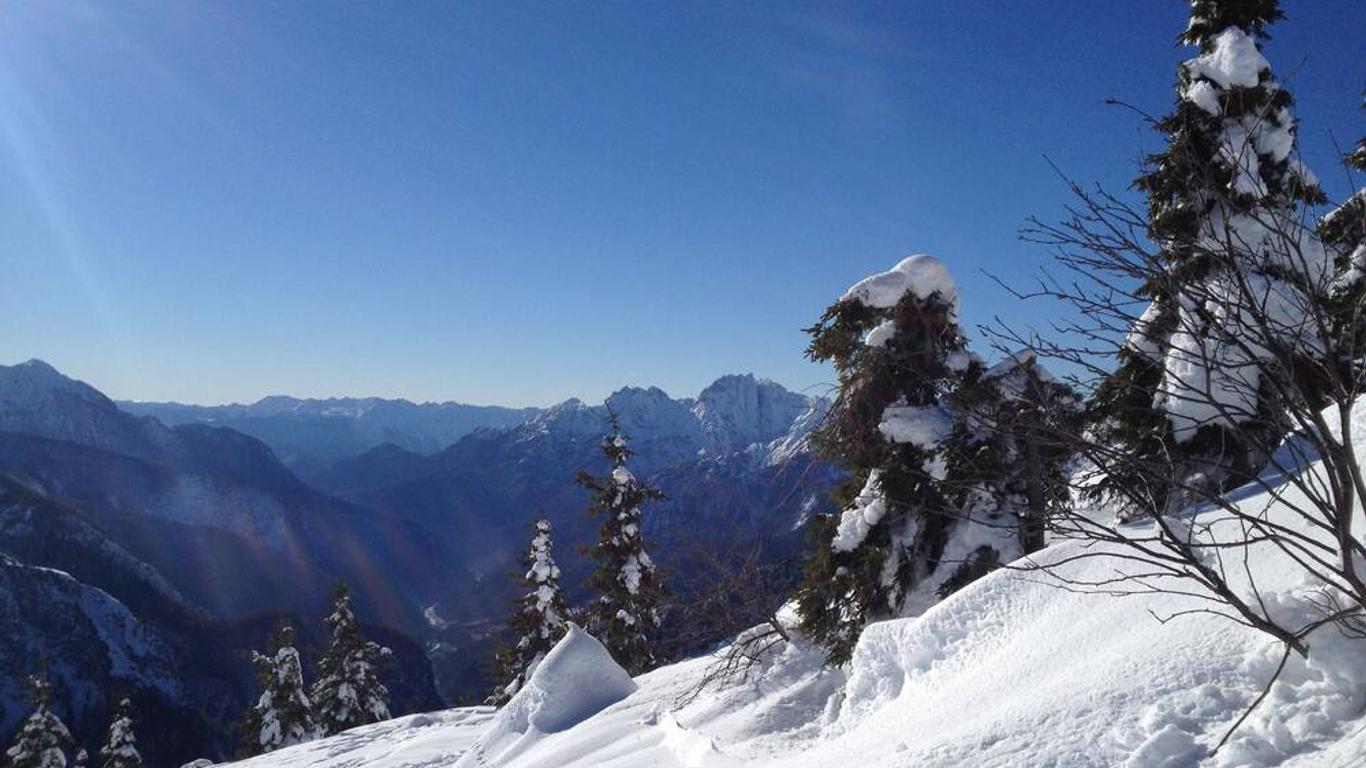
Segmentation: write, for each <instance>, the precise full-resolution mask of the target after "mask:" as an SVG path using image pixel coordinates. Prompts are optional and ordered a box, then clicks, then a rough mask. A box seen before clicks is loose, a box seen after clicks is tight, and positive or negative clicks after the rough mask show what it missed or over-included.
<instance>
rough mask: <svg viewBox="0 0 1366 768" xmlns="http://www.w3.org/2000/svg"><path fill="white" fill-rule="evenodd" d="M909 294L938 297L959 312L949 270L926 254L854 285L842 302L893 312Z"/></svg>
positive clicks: (907, 259)
mask: <svg viewBox="0 0 1366 768" xmlns="http://www.w3.org/2000/svg"><path fill="white" fill-rule="evenodd" d="M907 293H912V294H915V295H916V296H917V297H918V298H921V299H926V300H928V299H929V298H930V297H932V296H935V295H938V296H939V299H940V300H941V301H943V302H944V303H946V304H948V305H949V307H950V309H952V310H953V311H954V312H955V313H956V312H957V310H958V287H957V286H956V285H954V282H953V277H952V276H951V275H949V268H948V267H946V266H944V262H942V261H940V260H939V259H936V258H935V257H933V256H930V255H929V254H925V253H917V254H915V255H914V256H907V257H906V258H904V259H902V260H901V262H900V263H898V264H897V265H896V266H895V267H892V268H891V269H889V270H887V271H886V272H880V273H878V274H876V275H873V276H871V277H865V278H863V279H862V280H860V281H858V282H857V283H854V285H853V286H852V287H851V288H850V289H849V290H847V291H845V292H844V295H843V296H841V297H840V301H857V302H859V303H861V304H865V305H867V306H869V307H873V308H875V309H890V308H891V307H894V306H896V304H897V302H899V301H901V297H902V296H905V295H906V294H907ZM877 340H878V339H874V341H877ZM882 341H884V342H885V339H882Z"/></svg>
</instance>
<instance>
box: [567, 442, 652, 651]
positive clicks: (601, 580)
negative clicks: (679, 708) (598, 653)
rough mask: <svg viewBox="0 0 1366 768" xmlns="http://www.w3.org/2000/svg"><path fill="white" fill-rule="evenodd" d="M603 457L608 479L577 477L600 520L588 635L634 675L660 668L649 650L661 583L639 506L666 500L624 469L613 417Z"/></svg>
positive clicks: (623, 447)
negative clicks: (594, 598) (595, 595)
mask: <svg viewBox="0 0 1366 768" xmlns="http://www.w3.org/2000/svg"><path fill="white" fill-rule="evenodd" d="M611 427H612V431H611V434H609V435H608V436H607V438H606V439H605V440H604V441H603V444H602V452H603V454H604V455H606V456H607V459H608V461H609V462H611V465H612V473H611V474H610V475H608V476H606V477H594V476H593V475H590V474H588V473H586V472H580V473H579V474H578V476H577V478H576V481H577V482H578V483H579V485H581V486H583V487H584V488H587V489H588V490H589V491H590V492H591V493H592V494H593V506H592V507H591V508H590V509H589V510H588V514H589V515H590V516H592V517H601V518H602V532H601V535H600V536H599V539H598V543H597V544H595V545H593V547H592V548H591V549H590V550H589V555H590V556H591V557H592V558H593V560H594V561H595V562H596V563H597V567H596V569H595V570H594V572H593V577H592V585H593V587H594V588H595V589H596V590H597V591H598V595H599V597H598V599H597V602H595V603H594V604H593V606H592V608H591V609H590V611H589V623H590V629H591V631H592V632H593V634H594V635H596V636H597V638H598V640H600V641H601V642H602V644H603V645H604V646H606V648H607V650H608V651H609V652H611V654H612V657H613V658H614V659H616V661H617V663H618V664H620V665H621V666H622V667H623V668H624V669H625V670H626V671H627V672H630V673H631V674H633V675H638V674H640V673H642V672H645V671H648V670H650V669H653V668H654V667H655V666H657V664H658V659H657V658H656V656H655V650H654V648H653V647H652V641H653V636H654V634H655V632H656V631H657V630H658V628H659V625H660V611H659V609H660V604H661V602H662V601H663V597H664V582H663V579H662V578H661V577H660V575H659V571H658V569H657V568H656V567H655V564H654V561H652V560H651V559H650V555H649V554H648V553H647V552H646V551H645V539H644V532H643V531H642V517H641V509H640V508H641V505H642V504H645V503H648V502H651V501H658V500H661V499H663V498H664V494H663V493H661V492H660V491H659V490H658V489H656V488H652V487H650V486H649V485H646V484H645V483H642V482H641V481H639V480H637V479H636V477H635V476H634V475H632V474H631V471H630V470H629V469H627V468H626V463H627V461H628V460H629V459H630V457H631V450H630V449H629V448H628V447H627V437H626V435H624V434H622V432H621V428H620V424H619V423H618V422H617V419H616V416H615V415H613V416H612V417H611Z"/></svg>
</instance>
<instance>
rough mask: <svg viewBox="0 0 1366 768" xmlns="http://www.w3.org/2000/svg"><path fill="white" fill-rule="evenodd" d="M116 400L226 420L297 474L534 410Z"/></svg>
mask: <svg viewBox="0 0 1366 768" xmlns="http://www.w3.org/2000/svg"><path fill="white" fill-rule="evenodd" d="M119 407H120V408H122V409H123V410H124V411H127V412H128V413H131V414H134V415H138V416H155V417H156V418H157V420H158V421H160V422H162V423H163V424H166V425H168V426H177V425H180V424H209V425H213V426H220V427H230V428H232V429H235V430H237V431H238V432H241V433H243V434H247V435H251V436H252V437H255V438H257V439H258V440H261V441H262V442H264V443H266V444H267V445H269V446H270V447H271V449H272V450H274V451H275V453H276V455H277V456H279V457H280V459H281V461H283V462H284V463H285V464H286V465H287V466H289V467H290V468H292V469H294V470H295V471H296V472H299V473H301V474H303V475H305V476H307V474H308V473H309V472H311V471H313V470H317V469H320V468H324V467H326V466H328V465H330V464H332V463H334V462H337V461H340V460H341V459H345V458H350V457H353V456H358V455H360V454H362V453H364V452H365V451H367V450H370V449H371V448H375V447H376V446H379V445H383V444H386V443H392V444H393V445H397V446H400V447H402V448H403V449H405V450H408V451H412V452H414V453H421V454H431V453H436V452H437V451H439V450H441V449H442V448H445V447H446V446H448V445H450V444H451V443H454V442H455V441H457V440H459V439H460V438H462V437H464V436H465V435H467V434H469V433H470V432H473V431H474V430H476V429H490V428H491V429H501V428H506V427H512V426H515V425H517V424H520V423H522V422H524V421H526V420H527V419H529V418H531V417H533V416H535V415H536V414H537V413H539V410H538V409H535V408H503V407H500V406H484V405H466V404H464V403H451V402H447V403H413V402H410V401H408V400H401V399H385V398H378V397H365V398H352V397H342V398H327V399H300V398H296V397H285V396H272V397H267V398H264V399H262V400H259V401H257V402H255V403H251V404H249V405H240V404H232V405H215V406H202V405H182V404H180V403H155V402H134V401H124V402H120V403H119Z"/></svg>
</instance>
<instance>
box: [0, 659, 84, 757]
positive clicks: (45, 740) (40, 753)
mask: <svg viewBox="0 0 1366 768" xmlns="http://www.w3.org/2000/svg"><path fill="white" fill-rule="evenodd" d="M27 698H28V702H29V703H30V704H32V705H33V712H32V713H31V714H29V716H28V719H26V720H24V723H23V725H21V726H19V732H18V733H17V734H15V737H14V744H13V746H11V747H10V748H9V750H7V751H6V752H5V754H6V755H8V756H9V763H8V765H9V766H11V767H12V768H66V753H65V752H64V751H63V750H64V749H65V748H66V747H68V746H70V745H71V732H70V731H68V730H67V728H66V724H65V723H63V722H62V719H61V718H60V717H57V715H56V714H55V713H54V712H53V711H52V709H51V706H52V686H51V685H49V684H48V682H47V680H46V679H44V678H43V677H41V676H37V675H35V676H33V677H30V678H29V679H28V697H27Z"/></svg>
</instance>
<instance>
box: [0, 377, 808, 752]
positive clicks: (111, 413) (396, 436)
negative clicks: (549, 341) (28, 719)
mask: <svg viewBox="0 0 1366 768" xmlns="http://www.w3.org/2000/svg"><path fill="white" fill-rule="evenodd" d="M825 407H826V403H825V402H824V401H822V400H819V399H816V398H811V397H807V396H804V395H800V394H796V393H792V392H789V391H787V390H785V389H783V388H782V387H781V386H779V385H777V384H775V383H773V382H768V381H763V380H760V379H756V378H755V377H753V376H751V375H738V376H726V377H722V378H721V379H718V380H717V381H716V382H715V383H714V384H712V385H711V386H709V387H707V388H706V389H705V390H703V391H702V392H701V393H700V394H699V395H698V396H697V397H695V398H685V399H674V398H671V397H669V396H668V395H667V394H666V393H664V392H663V391H661V390H659V389H657V388H625V389H622V390H619V391H618V392H616V393H614V394H613V395H611V396H610V397H609V398H607V401H606V402H605V403H603V404H600V405H589V404H586V403H584V402H581V401H578V400H569V401H566V402H564V403H561V404H559V405H556V406H553V407H551V408H546V409H501V408H493V407H489V408H485V407H475V406H461V405H457V404H427V405H416V404H412V403H407V402H405V401H386V400H376V399H363V400H352V399H345V400H342V399H338V400H313V401H309V400H296V399H293V398H278V397H277V398H267V399H266V400H263V401H261V402H258V403H256V404H254V405H251V406H216V407H200V406H182V405H176V404H148V403H138V404H130V403H122V404H116V403H114V402H113V401H111V400H109V399H108V398H107V397H105V396H104V395H103V394H101V393H100V392H99V391H98V390H96V389H95V388H93V387H91V386H89V385H87V384H84V383H82V382H79V381H75V380H73V379H70V378H68V377H66V376H63V375H62V374H61V373H59V372H58V371H56V370H55V369H53V368H52V367H50V366H48V365H46V364H44V363H42V362H40V361H30V362H28V363H23V364H20V365H15V366H8V367H5V366H0V473H4V474H3V477H4V478H5V483H6V485H5V486H4V488H5V489H7V490H5V493H6V494H8V495H7V496H5V497H3V498H8V499H10V500H11V502H12V503H11V504H10V505H9V506H7V507H4V510H5V512H4V515H7V516H0V552H3V553H4V554H6V555H8V556H9V557H10V558H12V560H13V563H9V562H7V563H6V564H5V567H6V568H9V571H8V572H9V573H12V574H18V575H16V576H13V577H12V578H11V579H10V580H9V581H3V582H0V588H2V587H4V585H5V584H9V585H11V586H10V588H9V592H8V594H9V595H10V597H11V598H12V599H13V600H19V601H22V599H36V598H33V597H32V595H34V594H37V593H36V592H34V591H33V590H29V591H28V592H25V591H24V590H22V589H19V588H18V587H14V586H13V585H15V584H18V583H20V582H27V581H34V580H35V579H36V578H37V577H35V576H34V575H33V574H35V573H43V574H46V573H49V571H45V570H40V571H33V572H30V570H31V569H32V568H34V567H41V568H47V569H54V570H53V572H57V571H59V572H61V573H62V574H63V575H64V578H66V579H70V580H72V581H73V582H74V583H76V584H79V585H80V589H87V588H88V589H89V590H95V591H97V592H98V593H99V594H102V595H105V596H106V597H107V598H108V600H109V601H111V605H120V606H123V608H124V609H126V611H127V613H128V615H129V616H130V617H132V619H133V620H134V621H136V622H138V624H139V626H141V627H143V629H140V630H138V631H141V632H144V634H146V635H147V636H148V637H155V638H160V640H158V641H157V642H151V641H149V643H147V645H148V647H151V648H153V649H163V650H164V651H165V652H164V653H163V652H162V651H161V650H155V651H154V652H152V653H151V654H150V656H148V657H147V660H146V664H145V666H146V668H147V671H146V672H145V673H144V672H143V671H138V670H140V669H141V668H140V667H138V665H137V664H133V665H132V667H129V668H130V669H133V670H134V671H133V672H129V673H128V674H129V675H132V677H129V678H128V679H130V680H133V681H138V680H143V681H144V682H140V683H136V685H135V686H134V687H135V688H137V689H138V690H146V691H152V692H155V690H157V688H156V686H155V685H153V684H152V683H148V682H146V680H162V679H165V680H180V681H183V680H202V682H200V683H194V684H185V685H187V686H188V687H185V688H182V689H179V690H180V693H179V694H177V695H176V696H173V695H172V694H171V693H168V692H166V691H162V692H161V693H156V694H155V695H153V693H146V694H145V695H143V694H139V695H143V698H144V699H147V700H148V702H153V701H155V703H148V704H147V706H149V707H159V708H160V710H165V711H167V712H179V713H180V715H179V716H180V717H182V719H185V720H186V722H189V721H190V720H194V721H195V722H198V723H200V725H201V728H200V731H194V730H193V729H188V728H179V729H174V728H173V729H169V730H168V733H181V734H186V736H185V738H184V739H183V740H182V742H175V741H174V740H169V739H163V742H164V743H161V742H158V745H159V746H154V747H153V749H154V750H155V749H158V748H159V749H163V750H164V751H163V753H162V754H170V755H173V756H176V757H177V759H178V758H179V757H180V756H181V755H182V754H188V752H182V751H181V750H189V746H188V745H189V744H190V743H194V744H197V745H199V747H200V748H201V752H200V753H202V754H211V755H213V756H217V757H221V756H224V750H225V749H226V748H227V746H226V745H227V744H228V743H229V740H228V739H229V731H227V730H225V728H226V724H227V723H228V722H229V721H230V719H231V717H230V715H231V716H235V714H236V712H235V711H233V710H235V709H237V708H239V707H240V706H242V705H243V702H245V701H246V700H247V697H248V696H249V692H250V690H251V685H250V682H249V675H248V671H247V670H246V668H245V664H243V663H242V659H241V658H240V656H238V655H236V654H238V653H239V652H240V651H241V649H243V648H249V647H259V644H260V643H261V642H263V640H264V635H265V634H266V633H267V632H268V631H269V629H270V628H271V626H272V625H273V623H274V622H276V621H278V620H280V618H281V617H285V616H288V617H293V619H292V620H293V621H295V622H296V623H300V624H303V625H308V624H311V623H316V619H317V617H318V616H321V615H322V611H323V609H324V607H325V605H326V600H327V597H328V594H329V592H330V589H331V587H332V585H333V583H335V581H337V580H339V579H340V580H344V581H346V582H347V583H348V584H349V585H350V586H351V587H352V590H353V593H354V594H355V596H356V604H357V607H358V610H359V613H360V615H361V617H362V619H363V620H364V621H365V622H367V626H369V627H370V628H371V629H370V631H371V632H372V633H381V634H382V635H383V636H384V637H386V638H389V641H390V644H391V645H394V646H396V650H399V651H401V652H400V653H398V654H396V655H397V656H398V657H399V663H398V664H397V665H396V667H397V668H396V669H395V670H393V671H392V672H391V674H392V675H395V676H396V677H398V678H401V679H402V680H403V681H404V682H403V683H402V684H401V685H399V686H397V687H396V688H395V693H396V696H397V697H398V698H400V699H402V700H403V702H404V703H405V704H406V705H408V706H410V707H429V706H430V705H431V704H432V703H433V700H434V699H435V696H436V695H437V694H436V692H434V691H433V688H432V686H433V671H434V672H435V684H436V686H437V690H438V691H439V694H440V695H441V696H443V697H444V698H445V699H447V700H468V699H469V698H471V697H472V696H474V695H475V694H477V693H480V692H482V691H483V690H486V686H487V680H486V678H485V668H484V665H485V662H486V660H487V657H488V652H489V651H490V649H491V647H492V644H493V642H494V640H495V639H496V636H497V628H498V626H499V625H500V624H501V621H502V620H503V618H505V616H506V614H507V612H508V610H509V605H510V600H511V599H512V598H513V597H514V596H515V595H516V590H517V586H516V584H515V582H514V581H513V580H512V579H510V578H507V573H508V572H509V571H510V570H512V569H513V568H515V566H516V564H517V561H518V558H519V556H520V552H521V550H522V549H523V548H524V547H525V545H526V540H527V538H528V536H529V533H528V527H529V524H530V522H531V520H532V519H534V518H535V517H537V516H538V515H544V516H546V517H549V518H550V519H551V520H552V522H553V523H554V524H555V527H556V546H557V556H558V558H559V560H560V563H561V566H562V568H563V570H564V573H565V583H566V584H567V585H568V586H570V587H571V596H572V597H574V598H576V599H581V598H583V597H584V595H585V593H584V591H583V589H581V588H580V586H579V585H580V584H581V582H582V581H583V579H584V578H585V577H586V575H587V572H588V564H587V563H586V562H584V560H583V558H582V557H580V556H578V555H577V552H578V550H579V548H580V547H582V546H585V545H587V544H588V543H589V542H591V541H592V540H593V538H594V537H595V535H596V534H595V531H596V524H595V523H594V522H593V521H591V520H589V519H588V518H587V516H586V515H585V514H584V510H585V508H586V506H587V504H588V496H587V494H586V493H585V492H584V491H583V490H582V489H581V488H579V487H578V486H576V485H575V484H574V482H573V478H574V475H575V473H576V472H577V471H579V470H581V469H582V470H587V471H590V472H602V471H604V470H605V469H606V466H605V463H604V460H603V459H602V457H601V454H600V450H599V449H600V443H601V440H602V437H603V435H604V434H605V432H606V430H607V422H608V418H609V414H615V416H616V417H617V419H618V420H619V421H620V423H621V425H622V428H623V430H624V431H625V432H626V433H627V434H629V435H630V436H631V437H632V448H633V449H634V450H635V456H634V458H633V463H632V466H633V469H634V470H635V471H636V472H637V474H638V475H639V476H641V477H643V478H645V479H647V480H648V481H650V482H652V483H654V484H656V485H658V486H660V487H661V488H662V489H663V490H664V491H665V493H666V494H667V496H668V499H667V500H666V501H664V502H662V503H659V504H657V505H655V508H653V509H652V510H649V511H647V514H646V521H647V524H646V533H647V537H648V538H649V540H650V546H651V548H652V552H653V553H654V554H655V556H656V559H657V560H658V561H659V562H660V564H661V567H662V568H663V569H664V571H665V573H666V574H668V573H673V574H675V575H676V576H677V578H676V579H675V583H676V584H677V585H678V590H677V592H679V593H683V592H686V590H687V589H688V588H689V587H686V586H684V585H685V584H689V583H691V581H692V580H691V575H692V573H691V572H692V571H693V570H694V568H693V567H692V563H693V561H694V559H695V557H694V556H695V554H696V553H697V552H699V551H711V552H716V551H721V550H724V549H725V548H726V547H728V546H732V543H733V542H735V541H737V540H740V539H741V538H744V539H751V538H754V537H757V538H758V539H760V540H762V541H765V542H767V546H768V547H769V550H770V551H769V553H768V556H769V557H771V558H772V559H774V560H775V561H777V560H781V559H782V558H783V557H785V556H786V555H790V554H791V553H792V552H794V551H795V550H796V549H797V548H798V547H799V546H800V543H801V540H802V536H801V532H800V531H801V524H802V522H803V521H804V520H805V518H806V516H807V515H809V514H811V513H812V512H813V511H814V510H816V509H819V508H821V507H822V505H823V504H824V503H825V502H824V498H825V494H826V491H827V489H828V488H829V486H830V484H831V483H832V482H833V480H834V478H835V472H834V470H832V469H831V468H829V467H828V466H825V465H823V464H821V463H820V462H817V461H815V460H813V459H812V458H811V457H810V456H809V455H808V454H807V452H806V450H805V445H806V441H805V437H806V435H807V434H808V433H809V431H810V430H811V429H812V428H813V427H814V426H815V425H816V424H817V423H818V422H819V420H820V418H821V417H822V415H823V414H824V411H825ZM249 433H250V434H249ZM334 437H335V438H336V439H333V438H334ZM282 456H288V457H289V461H288V462H286V461H284V460H282V458H281V457H282ZM17 500H22V502H23V503H20V502H19V501H17ZM35 510H38V511H37V512H35ZM34 520H42V521H44V523H43V526H41V527H40V529H35V528H33V525H32V521H34ZM25 521H27V522H25ZM25 526H28V527H27V528H26V527H25ZM26 530H28V531H34V530H41V532H42V533H41V536H39V535H37V534H36V533H32V532H30V533H26V534H23V535H20V534H19V533H16V532H17V531H26ZM737 534H744V536H743V537H741V536H738V535H737ZM25 568H27V569H30V570H24V569H25ZM43 578H47V577H46V576H44V577H43ZM54 583H56V582H54ZM61 583H63V584H68V582H65V581H64V582H61ZM68 589H75V588H74V587H70V586H69V585H68ZM47 591H48V592H51V589H47ZM21 594H23V595H28V596H29V597H27V598H22V599H21V597H20V595H21ZM92 594H94V592H92ZM0 599H4V596H3V595H0ZM49 602H52V606H51V607H52V609H53V610H56V609H57V607H59V606H61V605H66V604H70V605H77V604H78V603H79V604H81V605H89V604H90V601H89V600H86V601H85V603H80V601H75V602H73V601H70V600H68V601H66V603H61V602H60V601H57V602H53V601H49ZM15 610H16V611H17V613H18V614H20V615H22V614H23V613H24V608H23V607H22V606H19V607H17V608H16V609H15ZM67 613H68V614H70V617H69V621H72V622H77V623H79V621H78V619H79V616H78V614H79V613H80V611H77V610H76V609H74V608H72V609H71V610H68V611H67ZM98 613H99V615H100V616H106V617H107V616H111V615H114V614H116V613H118V611H115V610H113V609H109V608H101V609H99V611H98ZM84 620H90V619H89V617H88V616H87V617H86V619H84ZM94 623H95V624H97V625H98V623H99V622H94ZM105 636H108V633H105V634H100V633H99V632H94V633H86V634H84V635H79V637H84V638H86V639H85V640H82V641H80V642H79V643H77V644H78V645H81V646H82V648H83V649H84V650H83V651H82V653H84V654H85V655H88V656H90V657H91V658H96V657H108V658H111V659H112V658H115V657H116V656H118V657H119V658H125V657H126V658H132V657H130V656H128V654H127V653H126V652H123V651H118V650H117V649H115V647H114V646H112V645H108V644H107V643H106V644H104V645H101V644H100V643H99V642H96V640H95V638H97V637H105ZM407 638H411V640H409V639H407ZM195 647H202V648H205V649H209V650H207V651H206V653H207V655H204V654H201V653H190V652H189V650H188V649H191V648H195ZM424 648H425V652H424V650H423V649H424ZM424 653H425V657H424ZM119 654H122V655H121V656H120V655H119ZM190 657H194V658H195V659H199V661H197V662H195V663H196V664H200V665H203V666H206V667H207V668H208V669H207V671H200V670H191V669H189V668H188V667H187V659H188V658H190ZM200 657H203V658H200ZM204 659H208V660H207V661H205V660H204ZM28 663H29V658H28V657H27V656H26V655H25V653H23V652H21V651H19V650H16V651H15V652H14V653H12V654H6V655H5V656H4V657H3V658H0V672H3V673H5V674H7V675H8V676H9V679H12V680H14V679H18V678H19V676H21V675H22V674H25V673H27V672H29V671H32V670H31V669H29V668H27V667H26V664H28ZM120 664H122V662H120ZM120 664H115V665H113V668H118V669H124V668H125V667H128V665H126V664H123V665H122V666H120ZM189 666H194V665H193V664H192V665H189ZM92 669H93V667H92ZM134 672H135V673H136V674H134ZM92 674H94V673H92ZM100 674H105V673H100ZM110 674H112V673H110ZM139 675H141V677H139ZM158 675H160V677H158ZM196 675H197V676H198V677H196ZM95 677H100V675H95ZM105 677H107V675H105ZM144 678H145V679H144ZM85 679H86V675H84V674H75V675H73V677H72V681H73V682H72V683H71V685H70V686H68V688H70V690H75V687H77V686H76V683H78V682H80V681H81V680H85ZM120 679H122V678H120ZM108 682H109V681H108V680H105V679H104V678H103V677H101V678H100V680H99V681H96V682H92V683H91V685H92V686H93V688H91V690H94V689H100V690H105V689H106V688H104V687H103V686H105V685H106V684H107V683H108ZM116 687H117V685H116ZM167 690H170V689H169V688H168V689H167ZM215 691H216V692H217V694H215V693H213V692H215ZM12 693H14V692H0V695H9V694H12ZM177 696H179V698H177ZM105 703H107V702H102V701H94V700H92V703H90V704H89V706H88V707H87V709H88V710H89V711H90V712H95V711H96V710H99V708H100V707H101V706H104V704H105ZM403 709H404V707H402V706H400V707H397V708H396V711H403ZM160 710H159V711H160ZM6 711H10V708H7V710H6ZM90 717H91V718H92V719H93V718H94V715H93V714H92V715H91V716H90ZM173 721H174V718H170V719H168V720H167V722H173ZM0 726H5V727H11V726H12V724H11V723H9V722H8V721H0ZM195 734H198V735H195ZM0 735H3V734H0ZM200 753H196V754H188V756H189V757H193V756H198V754H200Z"/></svg>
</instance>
